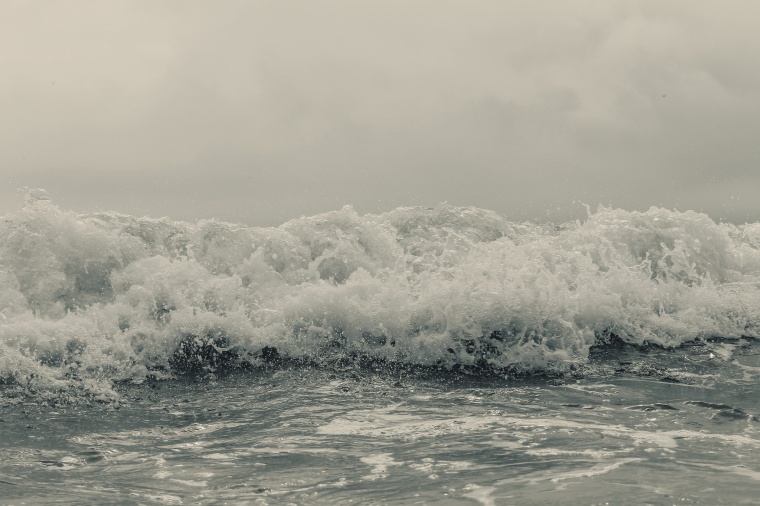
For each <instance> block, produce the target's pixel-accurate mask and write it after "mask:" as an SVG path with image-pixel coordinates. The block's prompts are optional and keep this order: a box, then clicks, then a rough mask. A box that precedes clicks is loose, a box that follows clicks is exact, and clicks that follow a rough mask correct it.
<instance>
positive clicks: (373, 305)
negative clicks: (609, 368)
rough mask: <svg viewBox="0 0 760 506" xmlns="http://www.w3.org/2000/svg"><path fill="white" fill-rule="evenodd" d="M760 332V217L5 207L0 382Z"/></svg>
mask: <svg viewBox="0 0 760 506" xmlns="http://www.w3.org/2000/svg"><path fill="white" fill-rule="evenodd" d="M741 336H745V337H760V224H759V223H753V224H746V225H742V226H735V225H729V224H717V223H715V222H713V221H712V220H711V219H710V218H709V217H708V216H706V215H703V214H698V213H694V212H683V213H682V212H675V211H670V210H666V209H660V208H651V209H650V210H649V211H647V212H643V213H641V212H629V211H624V210H620V209H608V208H600V209H599V210H598V211H597V212H595V213H589V216H588V217H587V219H586V220H584V221H582V222H575V223H568V224H564V225H562V226H558V227H554V226H549V225H535V224H530V223H514V222H510V221H508V220H506V219H504V218H502V217H501V216H499V215H497V214H495V213H493V212H490V211H486V210H482V209H476V208H457V207H452V206H449V205H445V204H444V205H440V206H438V207H436V208H432V209H430V208H399V209H395V210H393V211H391V212H388V213H385V214H380V215H363V216H360V215H358V214H357V213H356V212H355V211H354V210H353V209H352V208H351V207H344V208H343V209H341V210H340V211H335V212H330V213H325V214H321V215H318V216H313V217H308V218H300V219H296V220H292V221H290V222H287V223H285V224H284V225H282V226H280V227H278V228H252V227H245V226H242V225H236V224H231V223H224V222H220V221H216V220H202V221H199V222H197V223H186V222H175V221H170V220H168V219H152V218H137V217H132V216H125V215H121V214H117V213H96V214H88V215H77V214H75V213H72V212H69V211H65V210H61V209H59V208H58V207H56V206H55V205H54V204H53V203H51V202H50V201H49V200H48V199H47V198H46V196H45V195H44V193H43V192H39V191H35V192H31V193H30V194H29V196H28V198H27V202H26V205H25V206H24V208H23V209H21V210H20V211H18V212H16V213H12V214H9V215H7V216H5V217H3V219H2V221H1V222H0V383H2V384H5V385H6V388H19V389H24V390H26V391H28V392H32V393H34V394H35V395H40V396H45V395H61V392H68V393H69V394H70V395H74V396H76V395H85V394H86V395H89V396H91V397H94V398H98V399H102V400H106V399H109V398H112V397H113V396H115V395H116V394H114V391H113V389H112V386H113V383H114V382H135V383H140V382H142V381H144V380H145V379H146V378H148V377H157V378H162V377H169V376H172V375H181V374H188V373H189V374H195V373H206V372H214V371H216V370H217V369H219V368H223V367H236V366H245V367H254V368H255V367H258V366H260V365H262V364H266V363H272V362H276V361H281V360H291V361H292V360H297V361H300V360H302V361H307V362H309V363H315V364H326V363H331V362H334V361H336V360H339V359H341V358H345V357H361V358H363V359H368V360H371V361H379V362H384V363H391V364H402V365H412V366H430V367H437V368H442V369H462V368H469V369H470V370H475V369H477V370H486V371H491V372H493V371H496V372H503V373H532V372H562V371H568V370H570V369H572V368H574V367H576V366H578V365H579V364H583V363H584V362H585V361H586V360H587V359H588V355H589V349H590V348H591V347H592V346H593V345H594V344H598V343H600V342H601V343H604V342H605V341H607V340H610V339H611V338H614V339H615V340H622V341H624V342H627V343H631V344H637V345H638V344H643V343H653V344H657V345H660V346H664V347H674V346H679V345H681V344H682V343H685V342H688V341H692V340H695V339H704V338H709V337H726V338H736V337H741Z"/></svg>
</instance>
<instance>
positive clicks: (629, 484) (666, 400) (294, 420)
mask: <svg viewBox="0 0 760 506" xmlns="http://www.w3.org/2000/svg"><path fill="white" fill-rule="evenodd" d="M759 351H760V348H758V346H757V345H755V342H754V341H743V342H734V343H706V344H703V345H701V346H698V347H691V348H688V349H678V350H675V351H667V350H659V349H656V350H652V351H649V352H644V351H641V350H633V351H632V350H627V351H626V350H614V352H613V353H610V352H604V353H602V354H601V355H600V356H599V357H598V358H596V359H594V360H592V363H591V366H590V367H589V370H588V371H587V375H586V377H576V378H565V379H547V378H541V379H532V380H507V379H503V378H495V377H491V378H485V379H484V378H476V377H469V376H455V375H452V374H433V373H420V372H416V373H411V372H409V371H395V372H389V371H375V370H371V369H369V368H366V367H365V368H362V367H358V366H357V367H345V368H342V369H335V370H325V369H318V370H310V369H303V368H284V369H279V370H269V371H259V372H256V373H244V374H243V373H240V374H233V375H230V376H227V377H224V378H219V379H210V378H208V377H204V378H199V379H197V380H195V381H190V380H186V381H163V382H155V383H151V384H146V385H141V386H131V387H126V388H124V389H123V391H121V392H120V394H121V396H122V398H123V401H122V402H121V404H120V405H119V404H116V405H115V406H116V407H114V405H111V406H108V405H105V406H104V405H94V406H83V405H80V406H64V407H51V406H40V405H39V404H38V403H35V402H32V401H29V400H26V401H25V400H23V398H21V397H18V398H16V397H8V398H6V399H4V404H3V407H2V411H1V412H0V413H1V414H0V418H1V419H2V422H0V440H2V441H3V445H2V448H1V449H0V491H2V494H1V495H0V497H2V499H1V500H0V501H1V502H2V503H3V504H43V503H45V504H47V503H51V502H55V503H58V504H82V503H91V504H94V503H109V502H110V503H116V502H118V503H127V504H130V503H132V504H157V503H169V504H197V503H201V504H220V503H225V502H226V503H228V504H247V503H253V504H255V503H260V504H283V503H296V504H316V503H324V502H331V503H338V504H341V503H356V504H367V503H378V504H379V503H397V504H401V503H403V504H430V503H441V504H445V503H453V502H457V503H461V504H486V505H487V504H567V503H574V504H606V503H609V504H756V501H757V497H760V458H758V455H760V432H759V431H758V428H759V427H760V422H758V418H757V416H758V414H760V400H759V399H758V396H757V395H756V389H755V385H756V381H757V372H758V371H760V357H759V356H758V355H757V353H758V352H759ZM722 356H723V357H725V358H722Z"/></svg>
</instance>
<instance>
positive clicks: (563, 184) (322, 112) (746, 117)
mask: <svg viewBox="0 0 760 506" xmlns="http://www.w3.org/2000/svg"><path fill="white" fill-rule="evenodd" d="M2 10H3V13H2V15H0V65H1V66H2V69H3V70H2V72H3V76H4V78H3V79H0V110H2V111H4V113H3V115H2V117H0V175H2V176H3V177H2V180H1V181H2V184H1V185H0V198H1V200H0V202H2V203H0V212H3V213H4V212H7V211H10V210H12V209H13V208H14V207H15V206H17V202H18V200H19V199H18V197H16V196H14V194H15V188H16V186H21V185H27V186H42V187H45V188H47V189H48V190H49V191H50V194H51V196H52V198H53V200H54V201H56V202H58V203H60V204H61V205H62V206H64V207H69V208H72V209H75V210H78V211H88V210H94V209H114V210H118V211H122V212H128V213H133V214H151V215H164V214H166V215H169V216H172V217H176V218H186V219H195V218H200V217H210V216H216V217H219V218H223V219H230V220H240V221H245V222H248V223H255V224H276V223H278V222H281V221H284V220H286V219H289V218H292V217H296V216H298V215H301V214H312V213H316V212H321V211H325V210H329V209H335V208H339V207H340V206H342V205H343V204H346V203H352V204H354V205H355V206H356V207H357V209H358V210H360V211H363V212H375V211H382V210H387V209H390V208H392V207H395V206H399V205H434V204H436V203H437V202H440V201H444V200H446V201H449V202H450V203H453V204H460V205H475V206H479V207H486V208H491V209H495V210H497V211H499V212H501V213H504V214H507V215H509V216H513V217H514V218H516V219H552V220H563V219H569V218H574V217H578V216H581V215H583V213H584V212H585V211H584V210H583V207H582V206H580V205H579V204H578V202H580V201H583V202H586V203H589V204H591V205H595V204H598V203H602V204H606V205H613V206H621V207H626V208H632V209H633V208H635V209H645V208H647V207H649V206H650V205H663V206H666V207H677V208H679V209H695V210H699V211H704V212H708V213H709V214H710V215H711V216H713V217H714V218H716V219H728V220H734V221H745V220H758V219H760V206H757V205H756V203H755V202H756V197H754V193H756V190H755V189H757V188H760V185H759V184H758V183H760V170H758V167H759V166H760V165H759V164H760V151H759V150H758V148H757V147H756V142H755V140H754V133H755V132H756V131H758V128H759V127H760V125H758V122H760V120H759V119H758V118H760V115H759V114H758V112H760V86H758V84H760V40H758V38H757V37H756V28H755V26H754V25H755V23H754V20H756V19H757V15H758V14H760V4H756V3H753V2H741V1H736V2H722V3H720V4H719V5H718V4H717V3H714V2H707V1H702V2H695V1H690V2H685V1H674V2H668V3H662V2H647V1H616V2H595V1H583V2H551V3H546V2H527V1H526V2H508V3H505V2H495V1H488V2H485V1H484V2H467V3H462V2H448V1H435V2H433V1H429V2H401V1H399V2H394V1H382V2H380V1H370V2H347V1H340V2H339V1H326V2H318V3H315V2H293V1H277V2H273V1H272V2H263V1H261V2H225V3H224V4H211V3H207V2H181V3H154V4H144V3H138V2H108V3H91V2H75V1H70V2H58V3H54V4H51V3H39V4H37V3H36V2H24V3H12V4H4V5H3V6H2Z"/></svg>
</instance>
